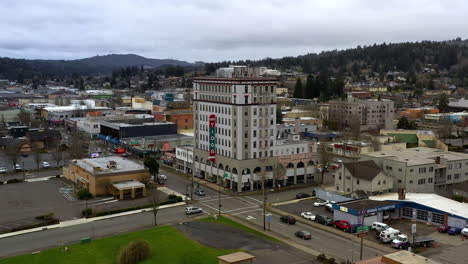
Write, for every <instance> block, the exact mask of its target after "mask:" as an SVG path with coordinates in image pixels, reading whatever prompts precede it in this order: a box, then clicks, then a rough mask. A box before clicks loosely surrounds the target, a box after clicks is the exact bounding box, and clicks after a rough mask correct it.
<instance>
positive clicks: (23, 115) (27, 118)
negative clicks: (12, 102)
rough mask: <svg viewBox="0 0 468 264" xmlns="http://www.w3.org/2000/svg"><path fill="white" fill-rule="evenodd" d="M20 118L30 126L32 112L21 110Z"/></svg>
mask: <svg viewBox="0 0 468 264" xmlns="http://www.w3.org/2000/svg"><path fill="white" fill-rule="evenodd" d="M18 119H19V120H20V122H21V123H22V124H23V125H26V126H29V123H30V122H31V114H30V113H28V112H26V111H24V110H21V111H20V112H19V113H18Z"/></svg>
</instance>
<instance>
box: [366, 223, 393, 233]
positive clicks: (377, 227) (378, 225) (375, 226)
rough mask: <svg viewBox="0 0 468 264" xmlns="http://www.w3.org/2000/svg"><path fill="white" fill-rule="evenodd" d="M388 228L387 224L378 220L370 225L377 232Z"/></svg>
mask: <svg viewBox="0 0 468 264" xmlns="http://www.w3.org/2000/svg"><path fill="white" fill-rule="evenodd" d="M389 228H390V226H388V225H387V224H384V223H380V222H374V223H373V224H372V226H371V229H372V230H375V231H377V234H379V233H380V232H382V231H385V230H387V229H389Z"/></svg>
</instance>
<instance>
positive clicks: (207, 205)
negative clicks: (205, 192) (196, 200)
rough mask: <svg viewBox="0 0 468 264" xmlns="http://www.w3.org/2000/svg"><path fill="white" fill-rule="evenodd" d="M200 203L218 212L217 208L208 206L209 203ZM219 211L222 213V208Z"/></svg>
mask: <svg viewBox="0 0 468 264" xmlns="http://www.w3.org/2000/svg"><path fill="white" fill-rule="evenodd" d="M200 204H202V205H203V206H206V207H208V208H210V209H211V210H214V211H216V212H218V210H219V209H218V208H214V207H212V206H209V205H207V204H204V203H200ZM221 213H223V210H221Z"/></svg>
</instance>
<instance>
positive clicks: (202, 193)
mask: <svg viewBox="0 0 468 264" xmlns="http://www.w3.org/2000/svg"><path fill="white" fill-rule="evenodd" d="M195 194H196V195H198V196H205V195H206V193H205V191H204V190H203V189H196V190H195Z"/></svg>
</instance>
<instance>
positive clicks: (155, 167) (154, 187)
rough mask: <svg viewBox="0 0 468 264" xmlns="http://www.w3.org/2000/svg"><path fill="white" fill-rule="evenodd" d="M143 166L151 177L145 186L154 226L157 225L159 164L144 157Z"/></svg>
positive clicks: (153, 159)
mask: <svg viewBox="0 0 468 264" xmlns="http://www.w3.org/2000/svg"><path fill="white" fill-rule="evenodd" d="M144 165H145V167H146V168H148V170H149V172H150V174H151V175H152V177H153V180H152V181H150V182H149V183H148V184H147V186H148V187H149V196H148V200H149V202H150V203H151V205H152V209H153V216H154V225H155V226H156V225H158V222H157V216H158V209H159V208H158V206H159V198H160V197H159V192H158V183H159V177H158V174H159V163H158V161H157V160H156V159H155V158H153V157H146V158H145V160H144Z"/></svg>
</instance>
